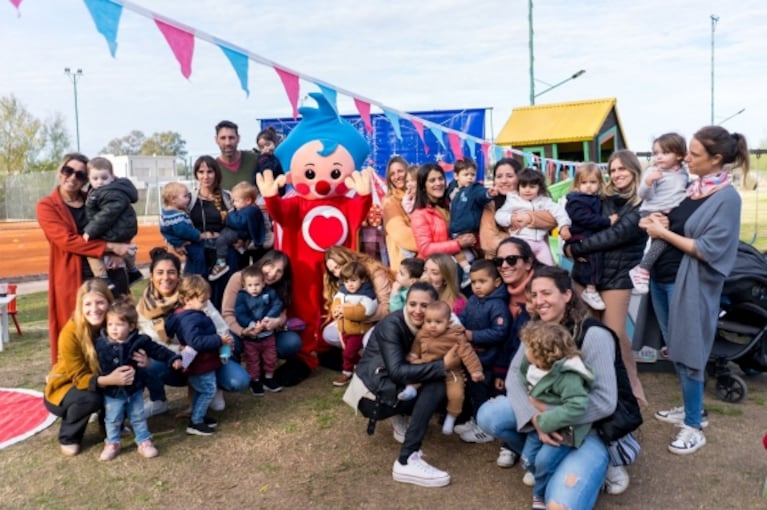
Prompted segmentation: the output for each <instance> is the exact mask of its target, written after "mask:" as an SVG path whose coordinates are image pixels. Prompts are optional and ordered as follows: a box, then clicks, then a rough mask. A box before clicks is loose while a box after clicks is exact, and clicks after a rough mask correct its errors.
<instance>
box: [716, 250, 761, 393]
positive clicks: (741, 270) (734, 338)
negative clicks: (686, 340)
mask: <svg viewBox="0 0 767 510" xmlns="http://www.w3.org/2000/svg"><path fill="white" fill-rule="evenodd" d="M731 361H732V362H734V363H735V364H736V365H738V366H739V367H740V368H741V369H742V370H743V372H744V373H746V374H753V373H758V372H767V258H766V257H765V255H764V254H762V253H760V252H759V251H758V250H757V249H755V248H754V247H752V246H750V245H748V244H746V243H743V242H741V243H739V245H738V258H737V261H736V262H735V268H734V269H733V270H732V272H731V273H730V275H729V276H728V277H727V279H726V280H725V282H724V288H723V289H722V296H721V302H720V313H719V322H718V325H717V334H716V338H715V339H714V346H713V348H712V350H711V356H710V357H709V360H708V366H707V372H708V376H709V377H710V378H714V379H716V394H717V395H718V396H719V398H721V399H722V400H724V401H725V402H740V401H741V400H743V399H744V398H745V396H746V394H747V392H748V389H747V386H746V381H745V380H744V379H743V378H742V377H741V376H739V375H736V374H734V373H733V372H732V368H731V366H732V365H731V364H730V362H731Z"/></svg>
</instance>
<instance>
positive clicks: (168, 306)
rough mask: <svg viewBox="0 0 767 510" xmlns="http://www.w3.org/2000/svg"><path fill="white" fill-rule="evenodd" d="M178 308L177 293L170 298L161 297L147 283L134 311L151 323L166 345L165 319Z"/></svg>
mask: <svg viewBox="0 0 767 510" xmlns="http://www.w3.org/2000/svg"><path fill="white" fill-rule="evenodd" d="M177 307H178V291H176V292H174V293H173V294H171V295H170V296H166V297H163V296H161V295H160V293H159V292H157V290H156V289H155V288H154V285H153V284H152V282H149V285H148V286H147V288H146V290H144V294H143V295H142V296H141V299H140V300H139V303H138V306H136V310H137V311H138V313H139V315H141V316H142V317H144V318H145V319H149V320H151V321H152V326H154V330H155V331H156V332H157V336H159V337H160V340H162V341H163V342H164V343H168V335H166V334H165V317H166V316H167V315H169V314H170V313H171V312H173V310H175V309H176V308H177Z"/></svg>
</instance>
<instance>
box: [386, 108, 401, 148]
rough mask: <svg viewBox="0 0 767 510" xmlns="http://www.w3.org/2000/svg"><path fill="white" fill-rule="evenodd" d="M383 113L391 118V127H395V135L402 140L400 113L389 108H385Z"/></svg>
mask: <svg viewBox="0 0 767 510" xmlns="http://www.w3.org/2000/svg"><path fill="white" fill-rule="evenodd" d="M383 113H384V115H386V118H387V119H389V122H391V127H392V129H394V135H395V136H396V137H397V140H399V141H402V128H400V125H399V115H397V114H396V113H394V112H393V111H391V110H389V109H387V108H383Z"/></svg>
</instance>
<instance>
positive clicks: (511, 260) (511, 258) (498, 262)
mask: <svg viewBox="0 0 767 510" xmlns="http://www.w3.org/2000/svg"><path fill="white" fill-rule="evenodd" d="M520 260H524V257H522V256H520V255H507V256H505V257H495V258H494V259H493V263H494V264H495V266H496V267H501V266H502V265H503V263H504V262H506V263H507V264H508V265H510V266H516V265H517V262H518V261H520Z"/></svg>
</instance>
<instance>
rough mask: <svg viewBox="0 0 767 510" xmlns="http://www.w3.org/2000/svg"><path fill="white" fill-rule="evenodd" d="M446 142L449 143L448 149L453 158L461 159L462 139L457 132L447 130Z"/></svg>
mask: <svg viewBox="0 0 767 510" xmlns="http://www.w3.org/2000/svg"><path fill="white" fill-rule="evenodd" d="M447 142H448V143H449V144H450V150H451V151H452V152H453V158H454V160H455V161H458V160H459V159H463V148H462V147H461V146H462V145H463V141H462V140H461V137H459V136H458V133H453V132H452V131H449V132H448V133H447Z"/></svg>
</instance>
